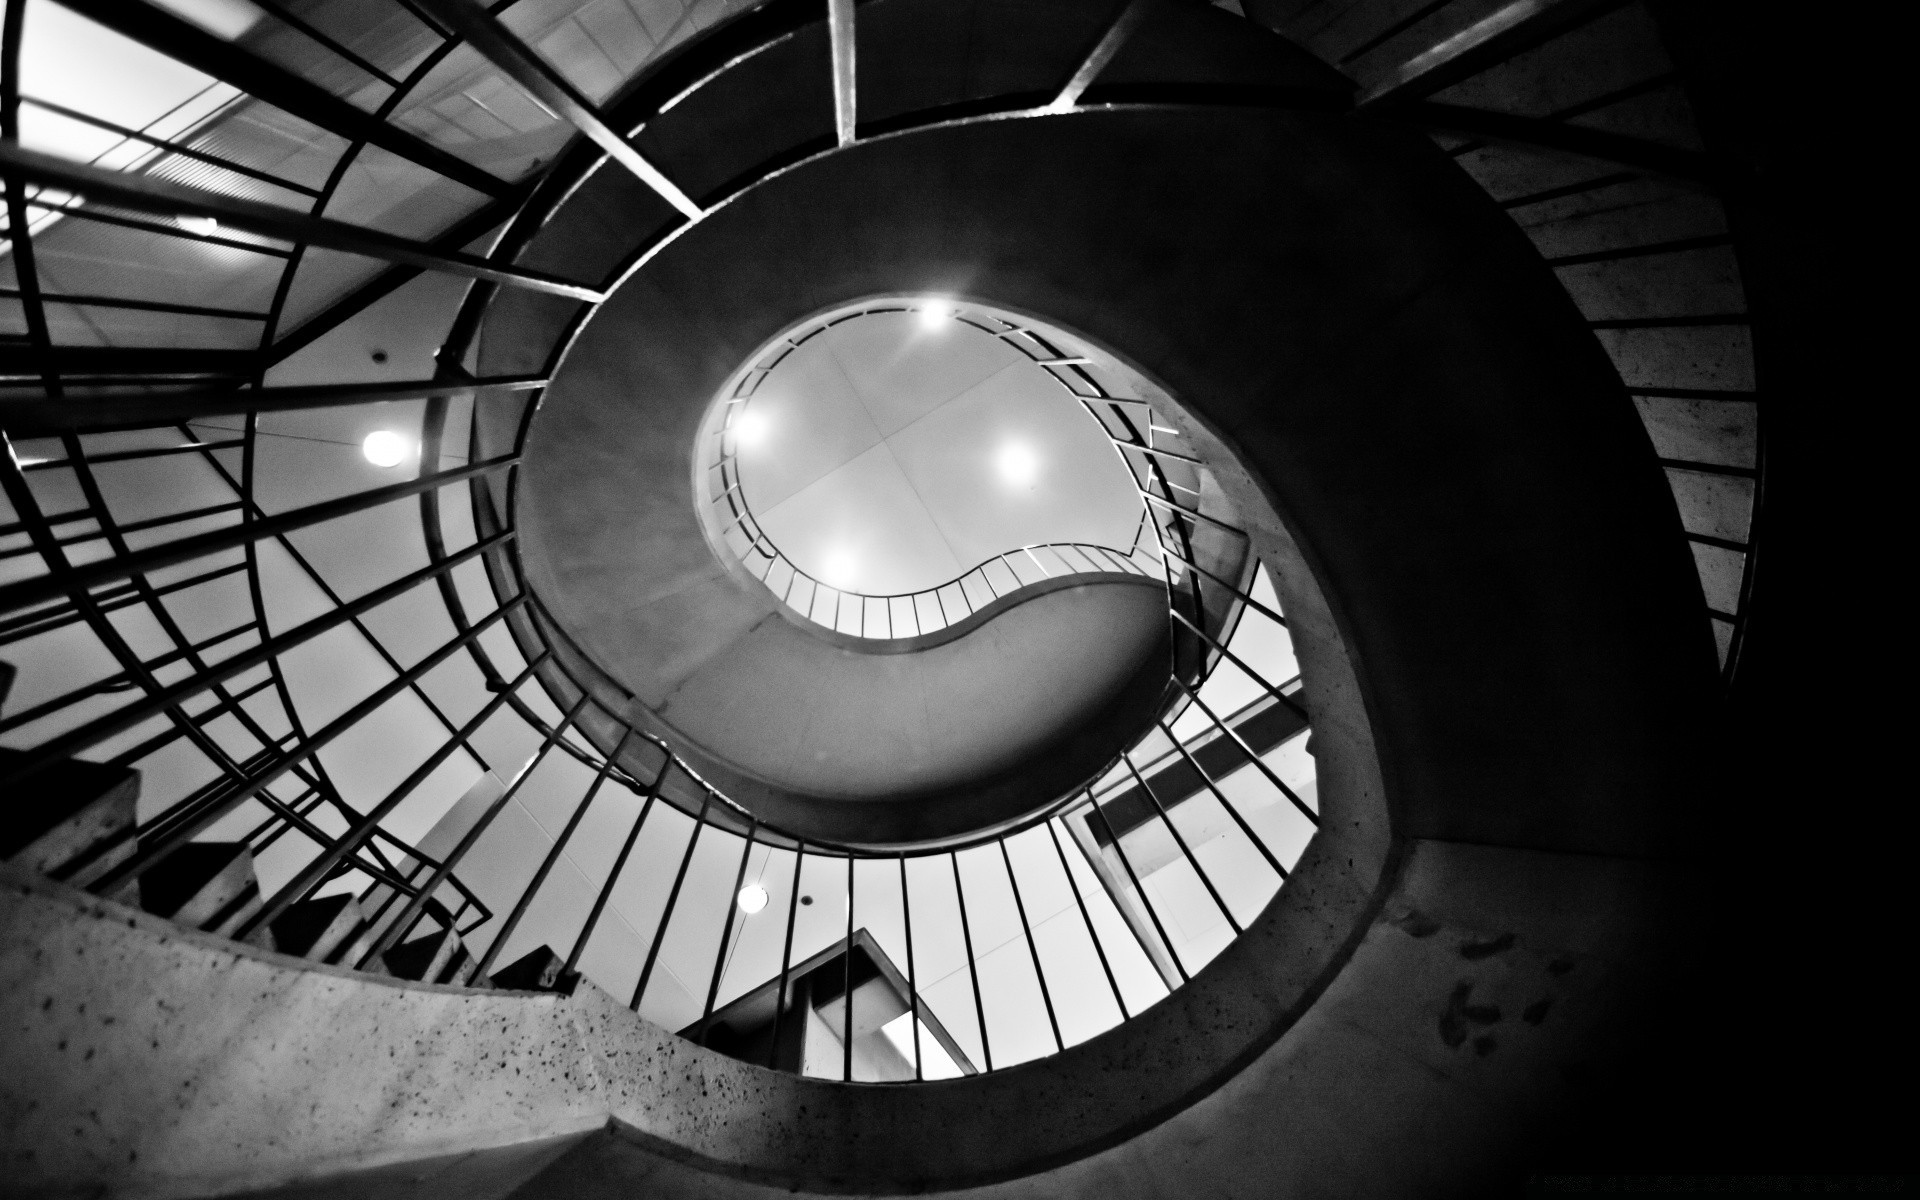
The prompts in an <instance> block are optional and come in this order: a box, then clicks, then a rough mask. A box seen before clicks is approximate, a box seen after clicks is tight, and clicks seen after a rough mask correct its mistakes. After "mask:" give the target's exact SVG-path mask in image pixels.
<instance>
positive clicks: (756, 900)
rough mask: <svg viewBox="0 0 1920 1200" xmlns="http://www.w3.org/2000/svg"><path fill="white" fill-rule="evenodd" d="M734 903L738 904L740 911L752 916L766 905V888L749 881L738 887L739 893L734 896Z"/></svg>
mask: <svg viewBox="0 0 1920 1200" xmlns="http://www.w3.org/2000/svg"><path fill="white" fill-rule="evenodd" d="M734 903H736V904H738V905H739V906H740V911H741V912H743V913H745V914H747V915H748V916H752V915H753V914H755V913H757V912H759V911H760V910H761V909H763V908H765V907H766V906H767V889H765V888H763V887H761V886H760V885H759V884H757V883H750V884H748V885H747V886H745V887H743V888H741V889H740V894H739V895H738V896H736V897H734Z"/></svg>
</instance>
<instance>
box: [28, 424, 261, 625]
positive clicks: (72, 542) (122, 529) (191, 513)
mask: <svg viewBox="0 0 1920 1200" xmlns="http://www.w3.org/2000/svg"><path fill="white" fill-rule="evenodd" d="M66 436H69V437H70V436H72V434H71V433H69V434H67V435H66ZM83 486H84V485H83ZM240 507H241V504H240V501H238V500H229V501H226V502H225V503H222V504H209V505H207V506H206V507H205V508H189V509H186V510H185V511H182V512H175V513H165V514H163V515H161V516H157V517H148V518H146V519H145V520H143V521H128V522H127V523H126V524H125V525H115V524H114V523H113V521H112V520H111V518H109V517H107V516H105V515H102V514H100V513H98V512H95V511H92V506H91V505H89V512H88V513H87V517H86V519H87V520H92V521H96V522H98V523H99V526H100V527H99V528H98V529H90V530H86V531H84V532H81V533H70V534H67V535H66V536H65V537H62V538H61V539H60V544H61V545H62V546H78V545H80V544H81V543H83V542H97V541H101V540H103V539H104V540H106V541H109V542H111V541H114V540H116V537H117V536H118V535H122V534H128V533H145V532H146V531H147V530H149V529H159V528H161V527H163V526H167V525H178V524H181V523H183V522H186V521H201V520H205V519H206V518H208V517H217V516H220V515H221V514H222V513H230V512H237V511H238V510H239V509H240ZM128 552H129V551H124V550H116V551H115V555H116V557H118V556H122V555H124V554H125V553H128ZM133 578H134V579H135V580H137V579H138V578H139V577H138V576H134V577H133ZM134 586H135V589H136V590H138V587H139V584H138V583H137V582H136V583H135V584H134Z"/></svg>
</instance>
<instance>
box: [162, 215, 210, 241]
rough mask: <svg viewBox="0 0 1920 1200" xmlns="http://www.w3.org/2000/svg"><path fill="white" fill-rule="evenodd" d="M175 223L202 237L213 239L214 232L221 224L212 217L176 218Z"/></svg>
mask: <svg viewBox="0 0 1920 1200" xmlns="http://www.w3.org/2000/svg"><path fill="white" fill-rule="evenodd" d="M173 223H174V224H175V225H178V226H179V227H180V228H182V229H184V230H186V231H187V232H188V233H192V234H197V235H199V236H200V237H212V236H213V231H214V230H216V229H218V228H220V222H219V221H216V220H215V219H213V218H212V217H175V218H174V219H173Z"/></svg>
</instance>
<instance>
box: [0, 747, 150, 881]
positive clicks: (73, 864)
mask: <svg viewBox="0 0 1920 1200" xmlns="http://www.w3.org/2000/svg"><path fill="white" fill-rule="evenodd" d="M21 757H22V752H21V751H18V750H0V771H4V770H6V769H7V768H8V767H9V766H11V765H12V763H13V762H14V761H16V760H17V759H19V758H21ZM139 797H140V772H138V771H135V770H131V769H129V768H126V767H109V766H105V765H103V764H101V763H90V762H83V761H81V760H79V759H69V760H68V761H66V762H63V763H56V764H55V765H53V766H51V767H49V768H47V769H46V770H45V771H42V772H40V773H39V774H38V775H35V776H34V777H33V778H31V779H29V780H27V781H26V782H25V783H23V784H21V785H20V786H19V789H18V791H17V793H16V794H15V795H13V796H10V797H8V803H7V804H6V806H5V807H4V808H0V859H6V860H8V861H10V862H15V861H17V862H19V863H20V864H22V865H23V866H25V867H27V868H28V869H29V870H33V871H38V872H40V873H41V874H42V875H51V876H55V877H56V878H58V877H64V876H66V875H70V874H72V873H73V872H74V871H76V870H79V869H80V868H82V867H94V868H99V869H102V870H104V869H106V868H109V867H112V866H114V865H116V864H118V863H120V862H122V861H124V860H125V859H127V858H128V857H130V856H131V855H132V854H133V852H134V850H135V849H136V846H137V843H136V842H135V839H134V838H133V837H131V836H129V831H130V830H131V829H132V827H133V822H134V804H135V801H137V800H138V799H139ZM116 835H119V836H118V840H117V841H116V840H115V837H116Z"/></svg>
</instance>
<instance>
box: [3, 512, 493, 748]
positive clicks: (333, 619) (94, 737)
mask: <svg viewBox="0 0 1920 1200" xmlns="http://www.w3.org/2000/svg"><path fill="white" fill-rule="evenodd" d="M512 536H514V535H513V533H512V532H507V533H499V534H495V535H494V536H493V537H492V538H490V539H488V540H487V541H484V542H478V543H475V545H474V546H472V547H470V548H468V549H467V550H464V551H462V552H461V553H460V554H458V555H455V556H454V557H453V558H451V559H449V560H447V561H446V562H445V563H443V564H435V565H431V566H427V567H423V568H421V569H420V570H418V571H414V572H412V573H411V574H408V575H404V576H402V577H400V578H399V579H396V580H394V581H393V582H392V583H389V584H387V585H386V586H385V587H381V588H376V589H374V590H373V591H371V592H368V593H367V594H366V595H364V596H362V597H360V598H359V599H357V600H355V601H354V602H353V603H352V604H349V605H346V606H344V607H341V608H337V609H335V610H334V611H332V612H330V613H327V614H325V615H324V616H319V617H315V618H313V619H312V620H310V621H306V622H304V623H302V624H299V625H296V626H294V627H293V628H292V629H289V630H287V631H286V632H285V633H282V634H279V635H277V636H275V637H271V638H266V639H263V640H262V641H261V642H260V644H259V645H257V646H255V647H253V648H252V649H250V650H247V651H245V652H243V653H240V654H236V655H234V656H233V657H232V658H229V659H226V660H225V661H223V662H221V663H220V664H219V665H218V666H215V667H213V668H211V669H207V670H203V672H202V674H201V675H200V676H199V677H196V678H193V679H185V680H182V681H181V682H179V683H176V684H173V685H171V686H169V687H165V688H160V687H158V686H157V685H156V688H155V690H154V694H153V695H152V696H151V697H150V698H149V699H148V700H146V701H144V702H142V703H139V704H130V705H127V706H125V707H123V708H120V709H117V710H115V711H114V712H111V713H108V714H106V715H105V716H102V717H99V718H96V719H95V720H93V721H90V722H88V723H87V724H85V725H82V726H80V727H79V728H77V729H73V730H70V731H68V732H67V733H65V734H62V735H61V736H59V737H57V738H54V739H51V740H49V741H47V742H44V743H42V744H41V745H39V746H36V747H35V748H34V749H33V750H31V751H29V752H27V754H26V756H25V757H24V758H22V759H21V761H20V762H18V763H16V764H15V765H14V767H13V768H12V769H11V770H9V771H8V772H7V774H6V776H5V782H9V783H11V782H15V781H17V780H20V779H23V778H25V777H27V776H28V775H31V774H34V773H36V772H38V771H40V770H43V769H45V768H46V767H48V766H50V765H52V764H53V763H55V762H59V761H61V760H63V759H65V758H67V757H69V756H70V755H72V754H74V753H77V752H78V751H80V750H84V749H86V748H87V747H88V746H92V745H95V744H97V743H99V742H101V741H103V740H105V739H107V738H109V737H112V736H113V735H114V734H116V733H122V732H124V731H126V730H128V729H131V728H133V727H134V726H135V725H138V724H139V723H140V722H142V721H145V720H147V719H148V718H150V717H154V716H157V715H159V714H160V713H161V712H162V711H164V710H165V709H166V708H167V707H169V706H172V705H176V704H180V703H182V702H184V701H186V700H188V699H190V698H191V697H193V696H196V695H198V694H199V693H200V692H202V691H205V690H207V689H209V688H214V687H217V686H218V685H219V684H220V683H221V682H222V681H224V680H226V679H230V678H232V677H233V676H235V675H238V674H240V673H241V672H242V671H247V670H251V669H252V668H254V667H256V666H259V665H261V663H263V662H265V661H266V660H267V659H269V658H271V657H274V656H276V655H279V654H283V653H285V652H286V651H288V650H291V649H293V648H294V647H296V646H299V645H302V644H304V643H306V642H307V641H310V640H311V639H313V638H315V637H318V636H319V635H321V634H323V633H326V632H327V631H329V630H331V629H335V628H337V627H339V626H340V625H343V624H345V623H346V622H347V621H348V620H350V619H352V618H353V617H355V616H358V615H360V614H362V613H365V612H367V611H369V610H371V609H373V608H377V607H379V606H380V605H382V604H385V603H386V602H387V601H389V600H392V599H394V598H396V597H398V596H401V595H404V594H405V593H406V592H408V591H411V590H412V589H413V588H415V587H418V586H419V585H420V584H422V583H425V582H426V581H427V580H429V579H431V578H433V577H434V576H435V575H436V574H438V573H440V572H442V571H450V570H452V569H453V568H454V567H456V566H458V565H459V564H460V563H463V562H465V561H467V559H469V558H472V557H474V556H475V555H478V554H480V553H482V552H484V551H485V550H487V549H489V548H491V547H492V546H494V545H497V544H498V543H500V542H501V541H504V540H506V539H507V538H510V537H512Z"/></svg>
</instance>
